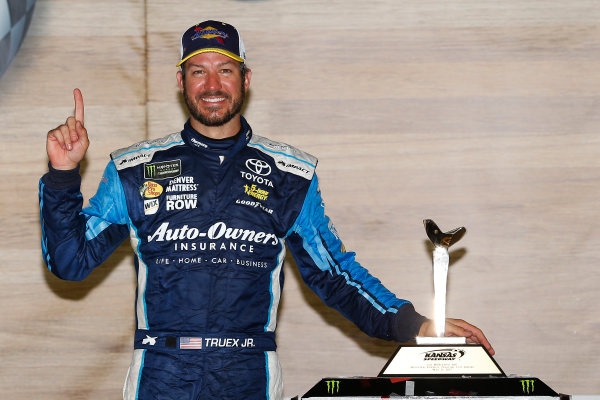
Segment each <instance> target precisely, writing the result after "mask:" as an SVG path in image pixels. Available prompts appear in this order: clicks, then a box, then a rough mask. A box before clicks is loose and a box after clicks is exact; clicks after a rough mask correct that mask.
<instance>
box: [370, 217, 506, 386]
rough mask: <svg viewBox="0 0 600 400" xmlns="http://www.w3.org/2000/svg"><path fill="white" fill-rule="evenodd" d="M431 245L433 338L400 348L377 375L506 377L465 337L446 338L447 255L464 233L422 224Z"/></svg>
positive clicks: (482, 349)
mask: <svg viewBox="0 0 600 400" xmlns="http://www.w3.org/2000/svg"><path fill="white" fill-rule="evenodd" d="M423 224H424V225H425V232H426V233H427V237H428V238H429V240H431V243H433V246H434V249H433V289H434V324H435V330H436V335H437V336H434V337H423V336H419V337H417V338H416V345H414V344H408V345H400V347H398V349H397V350H396V352H395V353H394V354H393V355H392V357H391V358H390V359H389V361H388V362H387V364H386V365H385V366H384V367H383V369H382V370H381V372H380V373H379V376H380V377H401V376H413V377H414V376H440V375H441V376H465V375H468V376H505V374H504V372H502V370H501V369H500V367H499V366H498V364H496V362H495V361H494V359H493V358H492V357H491V355H490V354H489V353H488V352H487V350H486V349H485V348H484V347H483V346H482V345H478V344H467V342H466V338H464V337H446V336H445V326H446V290H447V288H446V286H447V280H448V266H449V264H450V254H449V253H448V248H449V247H450V246H452V245H453V244H455V243H456V242H458V241H459V240H460V239H461V238H462V237H463V236H464V234H465V233H466V231H467V230H466V229H465V228H464V227H460V228H456V229H452V230H450V231H448V232H443V231H442V230H441V229H440V228H439V227H438V226H437V225H436V223H435V222H433V220H431V219H426V220H424V221H423Z"/></svg>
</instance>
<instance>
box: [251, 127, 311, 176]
mask: <svg viewBox="0 0 600 400" xmlns="http://www.w3.org/2000/svg"><path fill="white" fill-rule="evenodd" d="M248 146H250V147H253V148H255V149H257V150H260V151H262V152H263V153H265V154H268V155H269V156H271V157H273V159H274V160H275V165H277V168H279V169H280V170H282V171H285V172H289V173H292V174H294V175H298V176H301V177H303V178H306V179H309V180H310V179H312V177H313V175H314V173H315V168H316V167H317V162H318V160H317V158H316V157H314V156H312V155H310V154H308V153H305V152H303V151H302V150H299V149H297V148H295V147H293V146H290V145H288V144H286V143H282V142H275V141H273V140H270V139H267V138H265V137H262V136H258V135H252V138H251V139H250V142H249V143H248Z"/></svg>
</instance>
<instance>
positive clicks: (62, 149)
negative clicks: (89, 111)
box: [46, 89, 90, 170]
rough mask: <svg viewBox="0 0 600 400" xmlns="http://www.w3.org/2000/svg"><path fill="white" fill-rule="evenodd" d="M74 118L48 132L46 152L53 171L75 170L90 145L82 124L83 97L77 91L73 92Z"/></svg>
mask: <svg viewBox="0 0 600 400" xmlns="http://www.w3.org/2000/svg"><path fill="white" fill-rule="evenodd" d="M73 97H74V98H75V116H74V117H69V118H67V121H66V122H65V123H64V124H63V125H60V126H58V127H56V128H55V129H53V130H51V131H50V132H48V137H47V140H46V151H47V152H48V159H49V160H50V164H52V167H53V168H54V169H60V170H69V169H74V168H77V166H78V165H79V163H80V162H81V160H83V157H84V156H85V153H86V151H87V149H88V147H89V145H90V141H89V139H88V135H87V131H86V129H85V127H84V124H83V96H82V94H81V91H80V90H79V89H75V90H73Z"/></svg>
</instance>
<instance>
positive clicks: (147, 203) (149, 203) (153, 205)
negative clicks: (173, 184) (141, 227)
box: [144, 199, 158, 215]
mask: <svg viewBox="0 0 600 400" xmlns="http://www.w3.org/2000/svg"><path fill="white" fill-rule="evenodd" d="M157 211H158V199H150V200H144V214H145V215H153V214H156V212H157Z"/></svg>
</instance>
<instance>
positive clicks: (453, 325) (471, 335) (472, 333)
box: [419, 318, 496, 355]
mask: <svg viewBox="0 0 600 400" xmlns="http://www.w3.org/2000/svg"><path fill="white" fill-rule="evenodd" d="M445 335H446V336H462V337H465V338H467V343H475V344H481V345H483V347H485V348H486V350H487V351H488V352H489V353H490V354H491V355H494V354H495V353H496V352H495V351H494V349H493V348H492V345H491V344H490V342H489V341H488V340H487V338H486V337H485V335H484V334H483V331H482V330H481V329H479V328H478V327H476V326H475V325H471V324H470V323H468V322H466V321H463V320H462V319H454V318H446V331H445ZM419 336H436V331H435V323H434V322H433V321H432V320H427V321H425V322H423V325H421V329H419Z"/></svg>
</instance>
